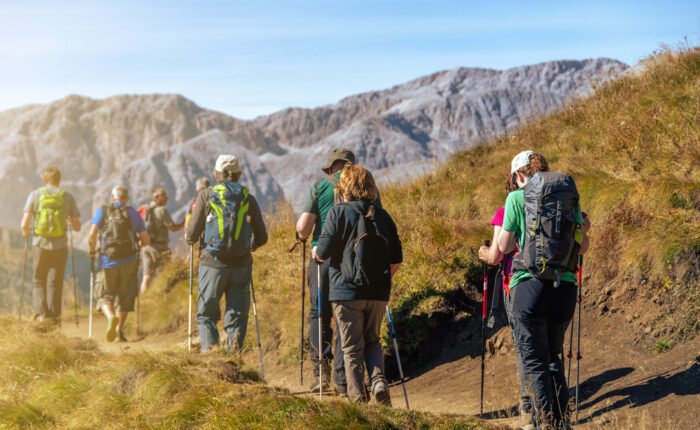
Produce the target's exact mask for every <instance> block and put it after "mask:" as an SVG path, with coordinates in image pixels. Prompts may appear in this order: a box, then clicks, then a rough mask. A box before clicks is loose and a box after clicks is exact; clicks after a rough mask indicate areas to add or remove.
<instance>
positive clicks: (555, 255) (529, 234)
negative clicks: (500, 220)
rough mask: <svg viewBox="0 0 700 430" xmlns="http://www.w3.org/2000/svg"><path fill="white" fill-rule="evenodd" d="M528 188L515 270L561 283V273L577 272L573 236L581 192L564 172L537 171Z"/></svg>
mask: <svg viewBox="0 0 700 430" xmlns="http://www.w3.org/2000/svg"><path fill="white" fill-rule="evenodd" d="M524 191H525V229H526V231H525V243H521V244H519V247H520V250H519V251H518V253H517V254H516V255H515V257H514V259H513V268H514V269H515V270H527V271H528V272H530V274H531V275H533V276H535V277H536V278H539V279H542V280H546V281H554V286H555V287H558V286H559V280H560V276H561V273H562V272H574V271H576V262H577V257H578V249H579V245H578V244H577V243H576V240H575V239H574V234H575V231H576V228H577V224H576V211H577V210H578V207H579V194H578V190H577V189H576V183H575V182H574V179H573V178H572V177H571V176H569V175H566V174H563V173H556V172H538V173H535V174H534V175H533V176H532V177H531V178H530V180H529V181H528V182H527V184H526V185H525V188H524Z"/></svg>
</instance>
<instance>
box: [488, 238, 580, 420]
mask: <svg viewBox="0 0 700 430" xmlns="http://www.w3.org/2000/svg"><path fill="white" fill-rule="evenodd" d="M484 246H487V247H488V246H491V241H490V240H485V241H484ZM481 266H482V270H483V288H482V296H481V386H480V402H479V414H480V415H483V414H484V373H485V360H486V326H487V321H486V317H487V303H488V285H489V277H488V265H487V264H486V263H482V265H481ZM576 276H577V278H578V292H577V298H576V306H577V307H578V310H577V313H578V324H577V327H578V328H577V334H576V389H575V393H576V394H575V398H574V399H575V400H574V411H575V420H574V422H575V423H576V422H578V405H579V378H580V370H581V367H580V360H581V359H582V358H583V356H582V355H581V307H582V303H581V301H582V293H581V291H582V289H583V256H582V255H579V256H578V264H577V270H576ZM495 288H496V285H495V283H494V292H493V293H494V294H497V291H496V290H495ZM492 319H493V316H492ZM492 319H491V320H489V322H488V326H489V327H490V328H491V327H493V321H492ZM573 344H574V321H573V318H572V320H571V325H570V328H569V352H568V354H567V358H568V359H569V369H568V374H567V377H566V381H567V383H568V381H570V380H571V368H572V367H573V365H572V360H573Z"/></svg>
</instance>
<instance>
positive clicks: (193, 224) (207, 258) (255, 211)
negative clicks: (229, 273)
mask: <svg viewBox="0 0 700 430" xmlns="http://www.w3.org/2000/svg"><path fill="white" fill-rule="evenodd" d="M211 195H212V189H211V188H207V189H205V190H202V191H201V192H200V193H199V194H198V195H197V197H196V198H195V203H194V209H193V210H192V218H191V219H190V222H189V224H188V225H187V232H186V235H187V242H188V243H190V244H193V243H196V242H197V241H198V240H199V238H200V236H202V234H203V233H204V226H205V224H206V219H207V216H208V215H209V214H210V213H211V211H212V209H211V207H210V206H209V198H210V197H211ZM248 202H249V206H248V217H249V220H250V226H251V228H252V230H253V243H252V250H253V251H254V250H256V249H257V248H259V247H261V246H263V245H265V244H266V243H267V228H266V227H265V220H264V219H263V216H262V212H261V211H260V206H259V205H258V202H257V200H255V197H254V196H253V195H252V194H249V195H248ZM250 261H251V256H250V253H248V254H246V255H243V256H240V257H232V258H223V257H222V258H216V257H214V256H213V255H211V254H209V253H208V252H207V251H205V250H201V251H200V254H199V264H201V265H202V266H207V267H216V268H223V267H243V266H246V265H248V264H250Z"/></svg>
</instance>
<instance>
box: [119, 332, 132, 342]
mask: <svg viewBox="0 0 700 430" xmlns="http://www.w3.org/2000/svg"><path fill="white" fill-rule="evenodd" d="M116 341H117V342H128V341H129V340H128V339H127V338H126V336H124V333H122V332H120V331H118V332H117V340H116Z"/></svg>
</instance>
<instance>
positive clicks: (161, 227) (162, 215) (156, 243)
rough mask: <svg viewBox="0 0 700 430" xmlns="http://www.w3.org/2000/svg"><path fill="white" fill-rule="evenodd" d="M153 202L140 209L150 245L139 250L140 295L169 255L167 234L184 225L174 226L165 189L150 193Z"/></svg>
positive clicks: (168, 236) (178, 229)
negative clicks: (141, 277)
mask: <svg viewBox="0 0 700 430" xmlns="http://www.w3.org/2000/svg"><path fill="white" fill-rule="evenodd" d="M152 198H153V200H152V201H151V203H149V204H148V205H146V206H142V207H141V208H140V212H141V216H142V217H143V219H144V220H145V221H146V231H148V235H149V237H150V238H151V244H150V245H149V246H144V247H143V248H141V259H142V261H143V279H142V280H141V293H142V294H143V293H144V292H146V290H147V289H148V287H149V286H150V285H151V282H152V281H153V278H154V276H155V273H156V271H157V270H158V268H159V267H160V266H162V265H163V264H164V263H165V262H166V261H167V260H168V259H169V258H170V255H171V251H170V247H169V246H168V243H169V242H170V235H169V232H173V233H174V232H176V231H180V230H181V229H182V228H183V227H184V225H185V223H184V221H183V222H181V223H180V224H175V221H173V219H172V217H171V216H170V212H169V211H168V208H167V206H166V205H167V204H168V193H167V191H165V188H156V189H154V190H153V193H152Z"/></svg>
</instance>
